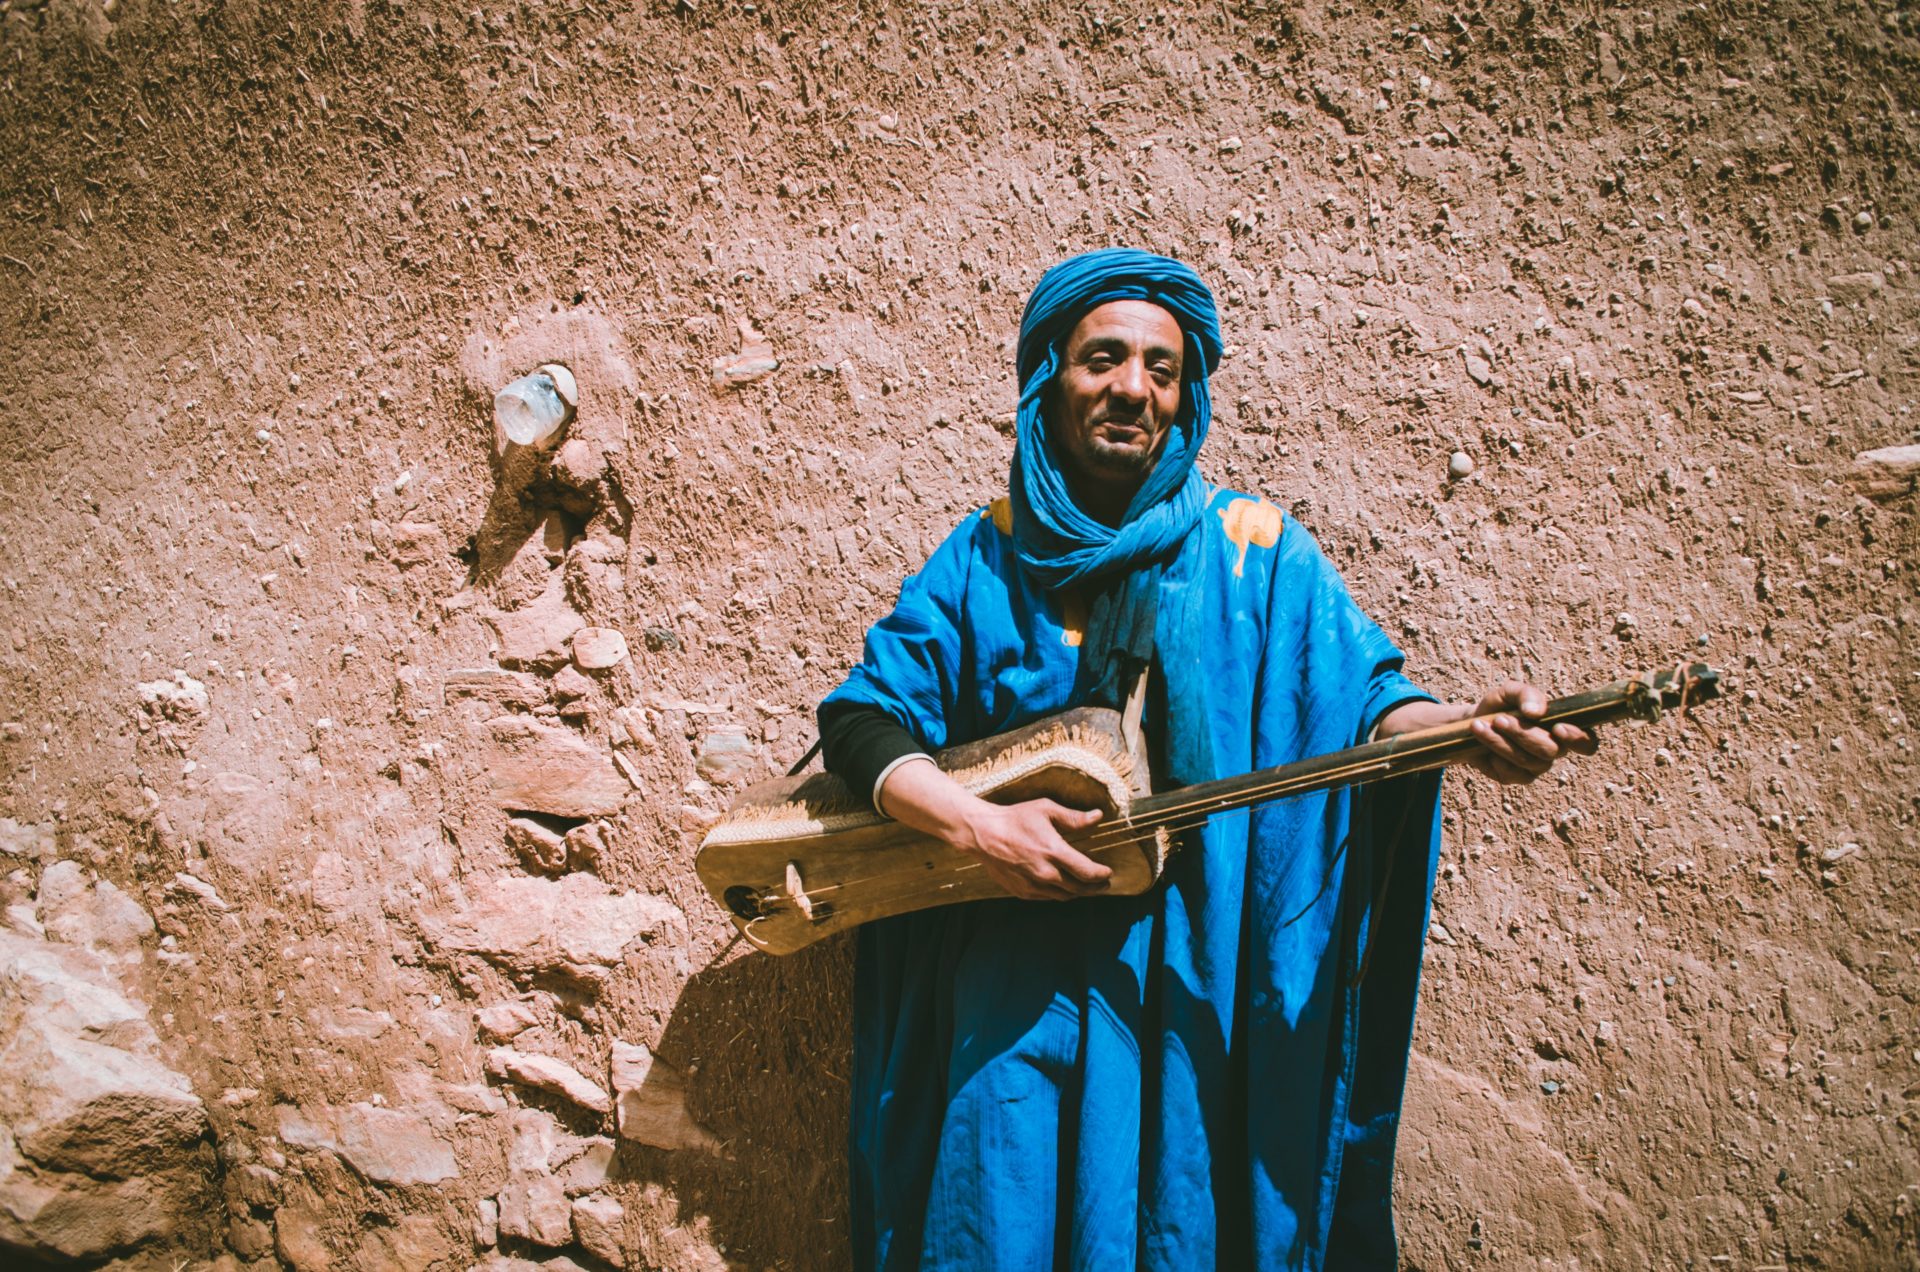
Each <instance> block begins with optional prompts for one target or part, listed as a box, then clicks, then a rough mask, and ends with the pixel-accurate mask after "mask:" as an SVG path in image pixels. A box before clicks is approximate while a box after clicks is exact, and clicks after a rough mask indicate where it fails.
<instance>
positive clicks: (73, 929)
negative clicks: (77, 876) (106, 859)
mask: <svg viewBox="0 0 1920 1272" xmlns="http://www.w3.org/2000/svg"><path fill="white" fill-rule="evenodd" d="M41 891H42V893H43V897H44V893H45V887H44V885H43V886H42V889H41ZM39 921H40V924H41V925H42V926H43V927H44V928H45V929H46V933H47V936H48V938H49V939H51V940H55V941H61V942H64V943H66V944H69V945H84V946H86V947H87V948H89V949H91V950H92V951H93V952H94V953H96V954H98V955H100V956H101V957H102V958H104V959H107V960H108V961H111V962H122V963H127V962H138V961H139V959H140V943H141V942H142V941H143V940H145V939H146V938H147V937H149V936H152V935H153V930H154V929H153V917H152V916H151V915H149V914H148V913H147V912H146V911H145V910H144V909H142V908H141V906H140V903H139V902H138V901H135V900H134V899H133V898H132V897H130V896H128V895H127V894H126V893H124V892H122V891H121V890H120V889H119V888H116V887H115V886H114V885H113V884H112V883H110V882H109V881H107V880H105V879H101V880H99V881H97V882H96V883H94V885H93V886H92V887H91V888H89V889H87V890H86V891H85V892H83V893H81V894H79V895H77V896H74V897H71V898H68V899H66V900H64V901H62V902H61V903H59V904H57V905H54V906H52V907H49V906H47V905H46V904H45V903H44V900H43V903H42V905H41V907H40V912H39Z"/></svg>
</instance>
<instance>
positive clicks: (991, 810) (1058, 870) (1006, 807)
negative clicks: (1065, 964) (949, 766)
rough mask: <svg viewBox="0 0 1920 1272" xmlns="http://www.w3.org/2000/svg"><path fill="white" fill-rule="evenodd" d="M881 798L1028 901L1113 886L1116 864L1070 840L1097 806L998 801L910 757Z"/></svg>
mask: <svg viewBox="0 0 1920 1272" xmlns="http://www.w3.org/2000/svg"><path fill="white" fill-rule="evenodd" d="M879 795H880V805H881V808H882V811H884V812H885V813H886V814H887V815H888V816H889V817H892V818H894V819H895V820H897V821H901V822H904V823H905V824H907V825H909V826H912V827H913V828H914V829H915V830H919V831H924V832H925V833H927V834H929V835H932V836H933V837H934V838H936V839H939V840H941V841H942V842H944V843H946V844H948V845H950V846H951V847H953V848H955V849H957V850H959V851H960V852H964V853H967V854H968V855H969V856H973V857H977V858H979V860H980V865H981V868H982V869H984V870H985V871H986V872H987V874H988V875H989V876H990V877H991V878H992V879H993V881H994V882H995V883H997V884H999V885H1000V886H1001V887H1002V888H1004V889H1005V890H1006V891H1007V892H1008V893H1009V894H1010V895H1012V896H1016V897H1019V898H1020V899H1022V900H1025V901H1071V900H1073V899H1074V898H1075V897H1085V896H1098V895H1099V894H1100V893H1102V892H1105V891H1106V890H1107V885H1108V881H1109V880H1110V879H1111V878H1112V876H1113V870H1112V869H1111V868H1110V867H1108V866H1103V865H1101V864H1100V863H1099V862H1097V861H1095V860H1093V858H1091V857H1089V856H1087V855H1086V854H1085V853H1083V852H1081V851H1080V850H1079V849H1077V848H1075V847H1074V846H1073V845H1072V844H1069V843H1068V842H1067V841H1066V839H1065V838H1064V837H1063V835H1064V834H1065V833H1072V832H1074V831H1081V830H1085V829H1087V828H1088V827H1090V826H1092V825H1094V824H1095V823H1096V822H1098V821H1099V820H1100V814H1099V813H1098V812H1083V811H1082V810H1080V809H1077V808H1068V807H1066V806H1065V805H1064V804H1057V803H1055V802H1054V801H1052V800H1050V799H1032V800H1026V801H1024V802H1022V803H1018V804H994V803H990V802H988V801H987V800H984V799H981V798H980V797H979V796H977V795H974V794H971V793H969V792H968V791H967V790H966V788H964V787H962V786H961V785H960V784H959V783H958V782H956V781H954V780H953V779H952V778H950V777H948V776H947V775H946V774H945V773H943V772H941V771H940V769H939V768H938V767H937V766H936V765H934V763H933V762H932V761H931V760H926V759H916V760H910V761H908V762H907V763H905V764H902V765H900V767H898V768H896V769H894V770H893V772H892V773H889V774H888V775H887V780H886V781H885V782H884V783H883V784H882V786H881V789H880V792H879Z"/></svg>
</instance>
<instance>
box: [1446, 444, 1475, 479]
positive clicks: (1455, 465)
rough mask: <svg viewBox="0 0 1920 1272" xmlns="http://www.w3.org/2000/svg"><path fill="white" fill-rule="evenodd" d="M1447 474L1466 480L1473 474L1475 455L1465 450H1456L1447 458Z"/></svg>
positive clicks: (1453, 477)
mask: <svg viewBox="0 0 1920 1272" xmlns="http://www.w3.org/2000/svg"><path fill="white" fill-rule="evenodd" d="M1447 476H1448V477H1451V478H1452V479H1453V480H1455V481H1465V480H1466V479H1467V478H1469V477H1471V476H1473V456H1471V455H1469V454H1467V452H1465V451H1455V452H1453V454H1452V455H1451V456H1450V457H1449V458H1448V459H1447Z"/></svg>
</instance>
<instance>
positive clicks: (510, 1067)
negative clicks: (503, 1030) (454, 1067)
mask: <svg viewBox="0 0 1920 1272" xmlns="http://www.w3.org/2000/svg"><path fill="white" fill-rule="evenodd" d="M487 1072H488V1073H489V1074H492V1075H493V1076H494V1077H496V1078H500V1079H503V1080H504V1081H508V1082H517V1083H519V1084H520V1085H521V1086H529V1087H532V1088H534V1089H535V1090H536V1091H545V1092H547V1093H548V1094H550V1095H557V1096H559V1097H560V1098H561V1099H563V1100H566V1101H567V1102H569V1103H571V1104H577V1105H579V1106H580V1107H581V1108H583V1109H591V1110H592V1111H593V1112H595V1113H605V1112H607V1111H609V1110H610V1109H611V1108H612V1102H611V1101H610V1100H608V1099H607V1093H606V1091H605V1090H604V1089H602V1088H601V1086H600V1084H599V1083H598V1082H595V1081H593V1080H592V1079H591V1078H589V1077H587V1076H586V1075H585V1074H583V1073H581V1072H580V1071H579V1070H578V1069H575V1068H574V1067H573V1066H572V1065H570V1064H568V1063H566V1062H565V1061H564V1060H556V1059H554V1058H553V1057H552V1056H540V1055H533V1054H531V1053H529V1052H525V1051H517V1050H515V1049H514V1048H512V1047H495V1048H494V1049H493V1050H492V1051H489V1052H488V1053H487Z"/></svg>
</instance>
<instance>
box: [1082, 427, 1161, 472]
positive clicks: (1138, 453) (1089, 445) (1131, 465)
mask: <svg viewBox="0 0 1920 1272" xmlns="http://www.w3.org/2000/svg"><path fill="white" fill-rule="evenodd" d="M1105 422H1107V421H1100V423H1105ZM1112 422H1114V423H1118V424H1126V425H1128V426H1130V427H1135V428H1143V427H1144V425H1143V424H1141V423H1140V422H1139V421H1135V420H1114V421H1112ZM1095 427H1098V424H1096V425H1095ZM1154 451H1155V448H1154V447H1152V446H1145V447H1141V446H1129V445H1124V444H1122V443H1119V442H1110V441H1108V440H1107V439H1106V438H1104V437H1100V436H1098V435H1097V434H1096V435H1092V436H1089V437H1088V438H1087V439H1086V453H1087V463H1088V466H1089V467H1092V468H1097V469H1099V470H1100V471H1101V472H1102V473H1104V474H1107V475H1109V476H1114V477H1139V476H1142V475H1144V474H1145V473H1146V472H1147V470H1149V469H1151V468H1152V467H1153V461H1154V458H1155V455H1154Z"/></svg>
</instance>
